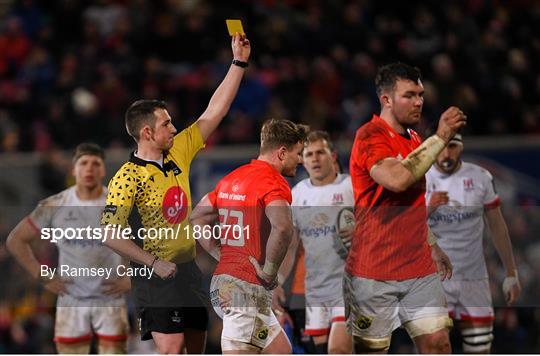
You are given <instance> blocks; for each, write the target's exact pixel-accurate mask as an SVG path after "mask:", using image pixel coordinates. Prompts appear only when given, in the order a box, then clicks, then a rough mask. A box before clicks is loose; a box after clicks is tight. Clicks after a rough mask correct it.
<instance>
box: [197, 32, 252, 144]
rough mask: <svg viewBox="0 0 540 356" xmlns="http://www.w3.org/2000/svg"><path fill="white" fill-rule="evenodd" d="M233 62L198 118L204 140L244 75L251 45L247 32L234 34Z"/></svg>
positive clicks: (226, 107) (230, 100) (218, 119)
mask: <svg viewBox="0 0 540 356" xmlns="http://www.w3.org/2000/svg"><path fill="white" fill-rule="evenodd" d="M231 46H232V52H233V58H234V59H233V62H232V64H231V67H230V68H229V71H228V72H227V75H226V76H225V78H224V79H223V81H222V82H221V84H220V85H219V86H218V88H217V89H216V91H215V92H214V95H212V98H211V99H210V102H209V103H208V107H207V108H206V110H205V111H204V112H203V113H202V115H201V116H200V117H199V119H198V120H197V126H199V131H200V132H201V136H202V138H203V140H204V141H206V139H207V138H208V137H209V136H210V135H211V134H212V132H214V130H215V129H216V128H217V127H218V125H219V123H220V122H221V120H223V118H224V117H225V115H226V114H227V112H228V111H229V108H230V106H231V103H232V102H233V100H234V97H235V96H236V93H237V92H238V87H239V86H240V82H241V81H242V77H243V76H244V72H245V68H246V67H247V64H248V63H247V61H248V59H249V54H250V52H251V45H250V43H249V40H248V39H247V38H246V35H245V34H242V35H239V34H236V35H234V36H232V43H231Z"/></svg>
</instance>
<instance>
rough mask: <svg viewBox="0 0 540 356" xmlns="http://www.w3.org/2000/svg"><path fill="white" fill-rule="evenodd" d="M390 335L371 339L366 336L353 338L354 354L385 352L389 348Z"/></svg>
mask: <svg viewBox="0 0 540 356" xmlns="http://www.w3.org/2000/svg"><path fill="white" fill-rule="evenodd" d="M390 337H391V336H390V335H388V336H385V337H381V338H373V337H366V336H356V335H354V336H353V346H354V352H355V353H359V354H361V353H368V352H385V351H388V349H389V348H390Z"/></svg>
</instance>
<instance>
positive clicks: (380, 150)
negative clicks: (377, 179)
mask: <svg viewBox="0 0 540 356" xmlns="http://www.w3.org/2000/svg"><path fill="white" fill-rule="evenodd" d="M357 156H358V157H359V160H358V164H359V165H360V166H361V167H364V168H365V169H366V170H367V171H368V172H369V171H370V170H371V167H373V165H375V163H377V162H379V161H380V160H382V159H385V158H388V157H394V151H393V150H392V147H391V146H390V141H389V138H388V137H386V136H385V135H383V134H381V133H374V134H373V135H370V136H369V137H367V138H365V139H363V140H362V141H361V142H360V144H359V145H358V152H357Z"/></svg>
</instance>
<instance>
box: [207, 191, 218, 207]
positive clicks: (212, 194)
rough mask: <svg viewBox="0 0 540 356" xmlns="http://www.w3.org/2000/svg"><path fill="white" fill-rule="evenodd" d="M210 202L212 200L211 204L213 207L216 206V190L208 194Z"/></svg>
mask: <svg viewBox="0 0 540 356" xmlns="http://www.w3.org/2000/svg"><path fill="white" fill-rule="evenodd" d="M208 200H210V204H212V206H216V204H217V203H216V201H217V195H216V191H215V190H212V191H211V192H210V193H208Z"/></svg>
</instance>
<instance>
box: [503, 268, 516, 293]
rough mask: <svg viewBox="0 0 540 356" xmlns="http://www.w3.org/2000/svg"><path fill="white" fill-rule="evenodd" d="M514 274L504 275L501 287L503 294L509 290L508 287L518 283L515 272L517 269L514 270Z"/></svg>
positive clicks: (510, 287)
mask: <svg viewBox="0 0 540 356" xmlns="http://www.w3.org/2000/svg"><path fill="white" fill-rule="evenodd" d="M514 273H515V276H511V277H506V278H505V279H504V281H503V285H502V289H503V292H504V294H507V293H508V292H510V289H512V287H513V286H514V285H516V284H519V278H518V274H517V270H514Z"/></svg>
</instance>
